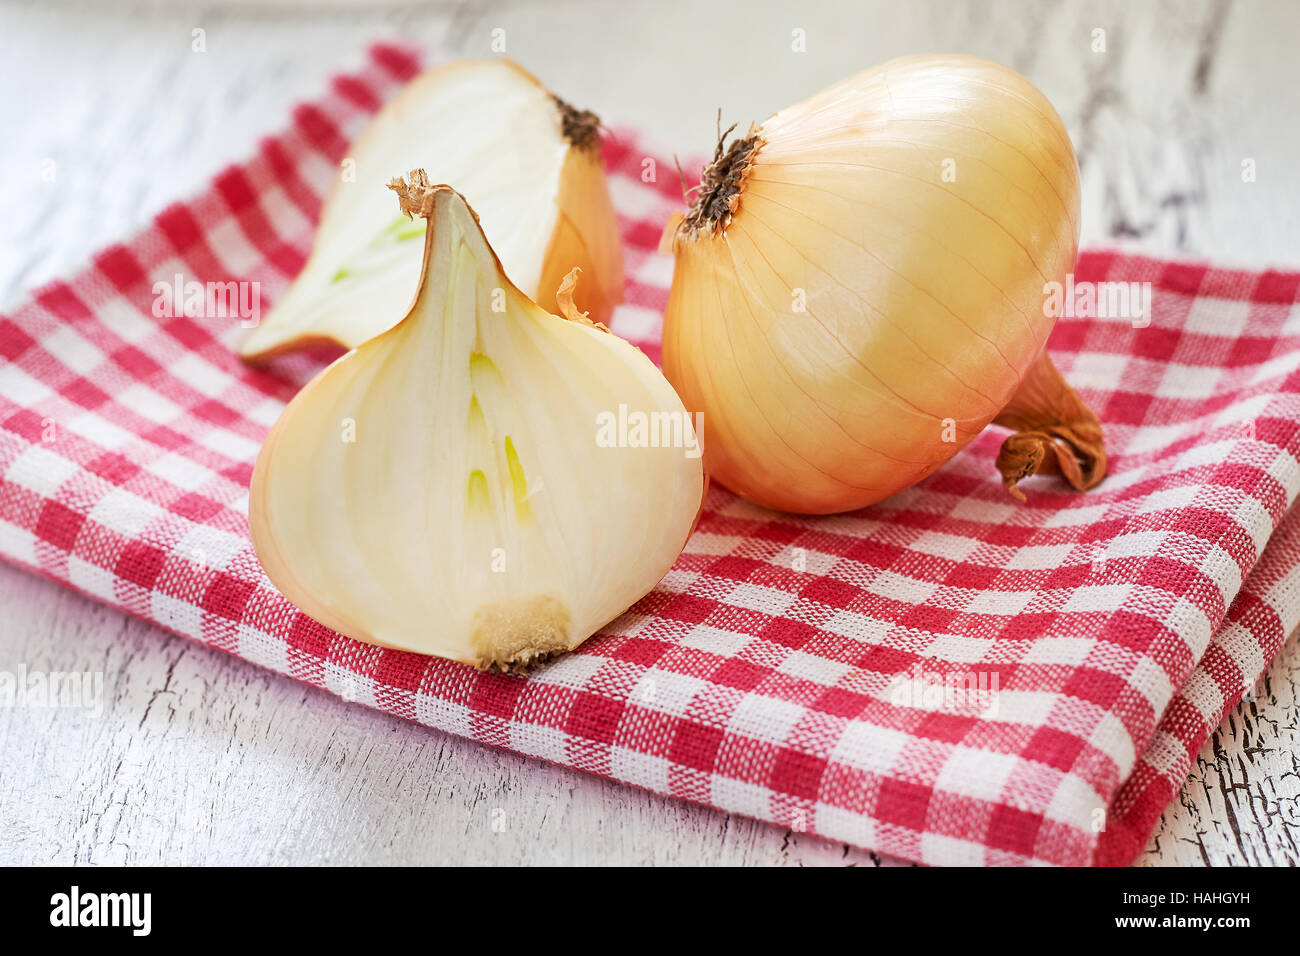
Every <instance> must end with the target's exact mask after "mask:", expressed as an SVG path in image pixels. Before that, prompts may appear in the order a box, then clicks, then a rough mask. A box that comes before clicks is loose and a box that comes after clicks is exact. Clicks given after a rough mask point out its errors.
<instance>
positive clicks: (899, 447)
mask: <svg viewBox="0 0 1300 956" xmlns="http://www.w3.org/2000/svg"><path fill="white" fill-rule="evenodd" d="M715 159H716V160H717V162H715V163H714V164H713V165H712V166H711V167H710V169H706V176H705V182H704V184H703V187H702V190H701V194H700V195H699V196H698V197H697V198H696V204H695V206H694V208H693V209H692V214H691V215H688V216H687V217H686V218H685V219H684V220H683V221H681V222H678V223H676V224H670V226H669V229H670V234H669V236H668V237H667V238H668V240H669V244H670V246H671V248H672V250H673V252H674V255H675V269H674V274H673V283H672V289H671V292H670V294H669V301H668V306H667V311H666V314H665V319H664V348H663V363H664V364H663V367H664V372H665V374H666V375H667V376H668V379H669V380H670V381H671V382H672V383H673V385H674V386H675V387H676V388H677V390H678V393H679V394H680V395H681V396H682V398H683V400H684V401H685V403H686V405H687V407H688V408H690V409H692V410H693V411H700V412H703V414H704V422H705V428H706V434H707V440H706V442H705V446H704V447H705V463H706V467H707V468H708V471H709V473H710V475H711V476H712V477H713V478H716V479H718V480H719V481H721V482H722V483H723V484H725V485H727V486H728V487H730V488H732V489H733V490H734V491H736V492H738V493H740V494H741V495H744V496H745V497H746V498H749V499H750V500H751V501H754V502H755V503H757V504H760V505H764V506H766V507H769V508H775V509H780V510H786V511H794V512H801V513H810V514H824V513H834V512H842V511H848V510H853V509H857V508H861V507H864V506H866V505H870V504H873V503H874V502H877V501H879V500H881V499H882V498H885V497H887V496H889V495H891V494H893V493H895V492H897V491H899V490H901V489H903V488H906V487H908V486H910V485H912V484H914V483H916V482H917V481H919V480H920V479H922V478H924V477H925V476H926V475H928V474H930V473H931V472H933V471H934V470H935V469H937V468H938V467H939V466H940V465H942V464H943V463H944V462H945V461H947V460H948V459H949V458H950V457H952V456H953V455H954V454H956V453H957V452H958V451H959V450H961V449H962V448H963V447H964V446H965V445H966V444H968V443H969V442H970V441H971V440H972V439H973V438H974V437H975V436H976V435H978V434H979V433H980V432H981V431H982V430H983V429H984V428H985V426H987V425H988V424H989V423H990V422H992V421H993V420H994V419H995V418H996V417H997V416H999V414H1000V413H1002V412H1003V410H1004V409H1006V408H1007V407H1008V405H1009V403H1011V402H1012V399H1013V397H1015V396H1016V395H1017V391H1018V389H1019V388H1020V385H1021V382H1022V380H1024V379H1026V377H1027V375H1028V373H1029V371H1030V369H1031V368H1036V369H1038V372H1037V373H1036V374H1035V376H1031V377H1034V378H1037V379H1040V380H1042V381H1045V382H1046V381H1051V382H1057V381H1060V376H1059V374H1057V373H1056V370H1055V369H1054V368H1051V365H1050V360H1049V359H1048V358H1047V356H1046V353H1045V351H1044V346H1045V343H1046V341H1047V337H1048V334H1049V333H1050V332H1051V329H1052V326H1053V323H1054V318H1052V317H1051V316H1049V315H1048V314H1047V312H1046V310H1045V309H1044V287H1045V284H1046V283H1048V282H1064V280H1065V276H1066V274H1067V273H1068V272H1069V271H1070V270H1071V269H1072V268H1073V267H1074V264H1075V259H1076V254H1077V250H1078V235H1079V177H1078V166H1077V163H1076V160H1075V155H1074V150H1073V147H1072V146H1071V144H1070V140H1069V136H1068V135H1067V133H1066V131H1065V128H1064V125H1063V124H1062V122H1061V120H1060V117H1059V116H1058V115H1057V114H1056V112H1055V110H1054V109H1053V108H1052V106H1051V104H1050V103H1049V102H1048V101H1047V99H1046V98H1045V97H1044V96H1043V95H1042V94H1041V93H1040V92H1039V91H1038V90H1037V89H1035V88H1034V86H1033V85H1032V84H1030V83H1029V81H1027V80H1026V79H1025V78H1024V77H1022V76H1020V74H1018V73H1016V72H1015V71H1013V70H1011V69H1009V68H1007V67H1004V66H1001V65H999V64H997V63H994V62H991V61H988V60H983V59H978V58H975V57H967V56H919V57H906V58H902V59H898V60H893V61H890V62H888V63H885V64H882V65H880V66H877V67H874V68H872V69H869V70H866V71H864V72H862V73H859V74H857V75H855V76H852V77H849V78H848V79H846V80H844V81H842V82H841V83H838V84H836V85H834V86H832V87H830V88H829V89H827V90H825V91H823V92H822V93H820V94H818V95H817V96H814V97H812V98H811V99H809V100H807V101H805V102H803V103H800V104H798V105H796V106H793V107H790V108H789V109H786V110H782V111H781V112H779V113H777V114H776V115H774V116H773V117H771V118H770V119H768V120H767V121H765V122H764V123H763V124H762V125H761V126H757V127H754V128H753V129H751V131H750V134H749V136H748V137H746V138H744V139H743V140H737V141H736V142H735V143H733V144H732V146H731V149H730V150H723V149H721V148H720V149H719V152H718V154H717V157H715ZM801 309H802V311H801ZM1060 387H1061V388H1063V389H1065V390H1066V391H1067V392H1069V394H1070V395H1072V396H1073V395H1074V393H1073V391H1072V390H1070V389H1069V388H1068V386H1066V385H1065V384H1064V382H1063V381H1060ZM1074 399H1075V401H1076V402H1077V396H1074ZM1070 408H1071V409H1072V410H1081V411H1080V412H1079V414H1080V415H1081V416H1082V418H1084V419H1088V420H1090V423H1089V422H1088V421H1080V422H1078V423H1075V424H1077V425H1078V427H1077V428H1075V429H1074V430H1073V431H1068V429H1067V431H1068V435H1067V438H1077V437H1078V436H1079V435H1084V434H1086V436H1087V437H1088V439H1089V440H1090V441H1091V444H1090V445H1089V447H1088V448H1087V449H1085V450H1084V451H1083V452H1082V453H1081V455H1080V457H1081V458H1082V459H1084V462H1083V465H1082V466H1081V468H1079V469H1076V475H1075V477H1077V478H1078V482H1077V483H1076V482H1074V478H1071V476H1070V475H1067V478H1071V481H1072V483H1075V484H1076V487H1090V486H1091V485H1092V484H1095V483H1096V482H1097V481H1100V480H1101V477H1102V475H1104V472H1105V453H1104V449H1102V448H1101V440H1100V428H1099V427H1097V428H1096V430H1095V434H1094V432H1093V431H1091V430H1090V429H1091V428H1092V426H1095V425H1096V419H1095V417H1093V416H1092V414H1091V412H1089V411H1088V410H1087V409H1086V407H1084V406H1083V404H1082V402H1077V408H1076V406H1075V405H1074V404H1071V405H1070ZM1021 411H1022V412H1024V411H1025V410H1024V409H1021ZM1028 411H1029V412H1030V414H1028V416H1027V417H1026V416H1025V415H1023V414H1022V415H1021V424H1016V423H1014V422H1011V423H1009V424H1013V426H1014V427H1022V425H1023V424H1024V422H1026V421H1028V420H1030V419H1032V420H1033V421H1032V424H1033V425H1034V426H1035V427H1037V426H1039V425H1044V424H1051V422H1050V417H1049V419H1048V420H1047V421H1046V422H1040V421H1038V418H1037V417H1036V416H1035V414H1034V412H1035V409H1032V408H1031V409H1029V410H1028ZM1067 424H1069V423H1067ZM1040 441H1043V442H1046V441H1058V442H1065V441H1066V438H1061V437H1060V436H1057V437H1055V438H1050V437H1047V436H1044V437H1042V438H1041V440H1040V439H1035V438H1024V439H1023V440H1022V442H1023V445H1024V447H1021V448H1020V449H1019V450H1018V451H1015V453H1014V454H1012V455H1011V458H1010V459H1009V461H1008V464H1007V469H1006V470H1004V475H1008V474H1010V477H1008V478H1007V479H1006V483H1007V484H1008V487H1009V488H1011V489H1012V491H1013V494H1014V493H1018V492H1017V489H1015V482H1016V481H1018V480H1019V478H1020V477H1023V475H1022V474H1020V472H1021V471H1023V470H1024V468H1025V467H1026V462H1027V461H1030V460H1031V459H1032V467H1031V468H1030V471H1032V470H1047V469H1049V468H1050V467H1051V462H1052V460H1053V459H1054V456H1053V455H1051V454H1047V455H1045V456H1044V455H1041V454H1040V455H1038V456H1037V458H1035V452H1036V450H1037V449H1038V447H1039V442H1040ZM1013 451H1014V450H1013ZM1044 460H1046V461H1047V464H1043V462H1044Z"/></svg>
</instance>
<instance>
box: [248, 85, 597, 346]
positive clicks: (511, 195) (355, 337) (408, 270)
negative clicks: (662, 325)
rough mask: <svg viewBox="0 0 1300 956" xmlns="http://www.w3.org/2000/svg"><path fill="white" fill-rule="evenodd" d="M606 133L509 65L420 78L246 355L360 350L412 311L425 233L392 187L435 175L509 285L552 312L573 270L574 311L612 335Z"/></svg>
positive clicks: (347, 179)
mask: <svg viewBox="0 0 1300 956" xmlns="http://www.w3.org/2000/svg"><path fill="white" fill-rule="evenodd" d="M599 127H600V123H599V120H598V119H597V118H596V116H595V114H593V113H590V112H586V111H580V110H576V109H574V108H573V107H571V106H569V105H568V104H567V103H564V102H563V101H561V100H560V99H559V98H557V97H556V96H554V95H553V94H551V93H550V92H549V91H548V90H547V89H546V88H545V87H543V86H542V85H541V83H539V82H538V81H537V79H536V78H535V77H533V76H532V75H531V74H529V73H527V72H526V71H525V70H523V69H522V68H521V67H519V66H518V65H517V64H515V63H513V62H511V61H510V60H506V59H497V60H481V61H480V60H460V61H457V62H454V63H451V64H448V65H447V66H444V67H441V68H439V69H436V70H432V71H430V72H428V73H426V74H424V75H422V76H419V77H417V78H416V79H414V80H412V81H411V83H410V84H408V85H407V87H406V88H405V89H404V90H403V91H402V93H401V95H400V96H398V97H397V98H396V99H394V100H393V101H392V102H391V103H389V104H388V105H387V106H385V107H384V108H383V109H382V110H381V111H380V112H379V113H378V114H377V115H376V116H375V118H374V119H373V120H372V121H371V123H370V125H369V126H368V127H367V128H366V130H365V132H364V133H363V134H362V135H361V137H360V138H359V139H358V140H357V142H355V143H354V144H353V145H352V148H351V149H350V150H349V152H348V156H347V158H346V160H345V167H344V175H343V176H342V177H341V178H340V181H339V182H338V183H337V184H336V185H335V188H334V190H333V192H332V193H331V195H330V198H329V200H328V201H327V202H326V204H325V208H324V209H323V210H322V212H321V219H320V225H319V226H318V227H317V230H316V236H315V240H314V242H313V244H312V251H311V256H310V257H309V258H308V260H307V263H306V265H305V266H304V267H303V269H302V272H301V273H300V274H299V275H298V277H297V278H296V279H295V280H294V282H293V283H292V284H291V285H290V286H289V288H288V289H287V290H286V291H285V294H284V295H283V297H282V298H281V299H280V301H279V302H278V303H277V304H276V307H275V308H274V309H273V310H272V311H271V312H270V313H268V314H267V316H266V318H265V319H264V320H263V321H262V323H261V324H260V325H259V326H258V327H257V328H256V329H254V330H253V331H252V332H251V333H249V335H248V337H247V338H246V339H245V340H244V342H243V343H242V344H241V346H240V350H239V351H240V355H242V356H243V357H244V358H246V359H250V360H263V359H267V358H271V357H273V356H274V355H277V354H279V353H281V352H286V351H291V350H293V349H297V348H302V347H305V346H309V345H313V344H319V343H322V342H325V343H335V344H339V345H342V346H344V347H346V348H352V347H355V346H357V345H360V344H361V343H362V342H364V341H366V340H367V339H370V338H373V337H374V336H375V335H378V334H379V333H380V332H383V331H385V330H386V329H388V328H391V327H392V326H393V325H394V324H395V323H396V322H397V321H398V320H400V319H401V318H402V316H403V315H404V314H405V313H406V309H407V308H408V307H409V305H410V303H411V297H412V294H413V293H414V292H415V289H416V286H417V284H418V281H419V276H420V252H421V249H422V243H421V242H420V239H421V238H422V237H423V236H424V230H423V227H422V226H421V225H420V224H418V223H416V224H411V223H409V222H407V221H406V220H405V219H403V218H402V217H401V216H400V215H398V213H397V212H396V211H395V210H394V209H393V202H392V197H391V196H390V195H389V194H388V192H387V191H386V190H385V189H384V188H383V184H384V183H385V182H386V181H387V179H388V177H389V176H391V175H392V174H393V172H394V171H396V170H403V169H412V168H415V167H417V166H418V167H424V168H426V169H427V170H428V171H429V172H430V173H431V175H432V176H433V178H434V181H436V182H447V183H454V184H455V186H456V188H457V189H459V190H460V191H461V192H462V193H463V194H464V195H465V196H466V197H468V199H469V201H470V202H472V203H473V204H474V208H475V209H476V210H477V211H478V213H479V216H480V217H481V221H482V223H483V228H484V230H485V231H486V232H487V235H488V238H489V240H490V241H491V243H492V247H493V249H494V250H496V252H497V254H498V255H499V256H500V257H501V261H502V262H503V263H504V264H505V269H506V274H507V275H509V276H510V279H511V281H513V282H514V283H515V284H517V285H518V286H519V287H520V288H521V289H523V290H524V292H525V293H526V294H527V295H529V296H530V297H531V298H533V299H534V300H535V301H537V302H538V303H540V304H541V305H543V306H544V307H546V308H551V307H553V306H554V304H555V299H554V296H555V290H556V289H557V288H558V286H559V283H560V280H561V279H562V278H563V277H564V275H565V273H567V272H568V271H569V270H570V269H573V268H575V267H576V268H581V269H582V270H583V274H584V276H585V278H584V281H583V283H582V287H581V288H580V289H579V290H578V304H579V306H580V307H582V308H584V309H587V310H589V312H590V314H591V316H592V318H593V319H594V320H595V321H597V322H605V323H608V320H609V317H610V314H611V313H612V312H613V310H614V307H615V306H616V305H617V304H618V303H619V301H620V300H621V299H622V295H623V263H622V252H621V247H620V245H619V234H618V224H617V221H616V220H615V216H614V209H613V206H612V205H611V204H610V200H609V191H608V189H607V188H606V184H605V169H604V164H603V162H602V160H601V157H600V145H601V136H600V128H599Z"/></svg>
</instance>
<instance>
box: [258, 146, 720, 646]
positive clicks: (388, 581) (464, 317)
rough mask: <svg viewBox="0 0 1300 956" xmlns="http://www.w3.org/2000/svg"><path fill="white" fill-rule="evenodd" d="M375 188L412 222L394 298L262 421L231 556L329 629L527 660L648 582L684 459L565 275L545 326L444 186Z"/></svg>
mask: <svg viewBox="0 0 1300 956" xmlns="http://www.w3.org/2000/svg"><path fill="white" fill-rule="evenodd" d="M393 185H394V188H395V189H397V190H398V191H399V193H400V194H401V201H402V208H403V209H404V210H405V211H407V212H408V213H415V214H418V215H421V216H424V217H427V219H428V226H427V232H426V236H425V241H424V243H423V244H422V245H423V248H424V261H423V268H422V275H421V279H420V283H419V293H418V295H417V297H416V301H415V303H414V305H413V306H412V307H411V309H410V312H409V313H408V314H407V316H406V318H405V319H403V320H402V321H401V322H400V323H398V324H397V325H396V326H394V327H393V328H392V329H390V330H389V331H387V332H385V333H383V334H381V335H379V336H377V337H376V338H373V339H371V340H369V341H368V342H366V343H364V344H363V345H361V346H360V347H358V348H357V349H355V350H353V351H351V352H349V353H348V354H347V355H344V356H343V357H342V358H340V359H339V360H338V361H337V362H335V363H334V364H333V365H331V366H330V367H329V368H327V369H325V370H324V371H323V372H322V373H321V374H320V375H318V376H317V377H316V378H315V379H313V380H312V381H311V382H310V383H309V384H308V385H307V386H306V387H305V388H304V389H303V390H302V391H301V392H300V393H299V394H298V395H297V396H296V397H295V398H294V400H293V401H292V402H291V403H290V404H289V406H288V407H287V408H286V409H285V410H284V412H283V414H282V415H281V416H280V418H279V420H278V421H277V422H276V424H275V426H274V427H273V428H272V429H271V432H270V434H269V435H268V436H267V438H266V441H265V443H264V444H263V446H262V451H261V454H260V455H259V456H258V459H257V465H256V467H255V469H254V473H253V480H252V488H251V495H250V503H249V525H250V527H251V529H252V535H253V543H254V546H255V548H256V551H257V555H258V557H259V559H260V560H261V562H262V566H263V568H264V569H265V570H266V573H267V575H268V576H269V577H270V579H271V581H272V582H273V583H274V584H275V585H276V587H278V588H279V589H280V590H281V592H282V593H283V594H284V595H285V596H286V597H287V598H289V600H290V601H292V602H293V603H294V604H296V605H297V606H298V607H299V608H301V609H302V610H304V611H306V612H307V613H308V614H310V615H311V616H312V617H314V618H315V619H316V620H318V621H320V622H321V623H323V624H325V625H327V626H329V627H331V628H334V629H335V630H337V631H339V632H341V633H343V634H346V635H348V636H350V637H353V638H356V639H358V640H362V641H368V642H370V643H374V644H380V645H384V646H389V647H396V648H401V649H404V650H410V651H417V652H420V653H425V654H435V655H438V656H441V657H448V658H452V659H454V660H458V661H464V662H466V663H470V664H474V665H476V666H479V667H486V668H499V669H515V668H523V667H527V666H529V665H531V664H535V663H538V662H541V661H544V660H546V659H548V658H550V657H551V656H553V655H555V654H557V653H560V652H563V651H567V650H570V649H572V648H574V647H576V646H577V645H578V644H579V643H581V642H582V641H583V640H585V639H586V638H587V637H588V636H589V635H591V634H592V633H593V632H595V631H596V630H598V629H599V628H600V627H601V626H603V625H604V624H606V623H607V622H608V621H610V620H612V619H613V618H615V617H617V616H618V615H619V614H621V613H622V612H623V611H624V610H626V609H627V608H628V607H629V606H630V605H632V604H633V603H635V602H636V601H637V600H639V599H640V598H641V597H643V596H644V595H645V594H646V593H648V592H649V591H650V589H651V588H653V587H654V586H655V584H656V583H658V581H659V579H660V578H661V577H662V576H663V575H664V573H665V572H666V571H667V570H668V568H669V567H670V566H671V565H672V563H673V561H674V560H675V559H676V557H677V555H678V554H679V553H680V551H681V549H682V547H683V546H684V545H685V543H686V539H687V536H688V535H689V534H690V532H691V529H692V527H693V524H694V522H695V520H696V518H697V516H698V514H699V509H700V506H701V504H702V501H703V495H704V472H703V467H702V464H701V460H700V457H699V454H698V452H699V446H698V444H697V442H696V438H695V432H694V430H693V428H692V423H691V421H690V418H689V416H688V415H687V413H686V410H685V408H684V407H683V406H682V403H681V400H680V399H679V398H678V397H677V394H676V393H675V392H674V391H673V389H672V386H671V385H669V384H668V381H667V380H666V379H665V378H664V377H663V375H661V374H660V372H659V370H658V369H656V368H655V366H654V365H653V363H651V362H650V360H649V359H647V358H646V357H645V356H644V355H643V354H642V353H641V352H640V351H639V350H637V349H636V348H634V347H633V346H632V345H630V344H628V343H627V342H625V341H623V340H622V339H620V338H618V337H617V336H615V335H613V334H611V333H609V332H608V331H606V330H605V329H603V328H602V327H599V326H597V325H595V324H593V323H592V322H591V321H590V319H588V318H587V317H586V316H583V315H582V314H581V313H578V312H577V311H576V310H575V308H574V306H573V302H572V292H573V282H574V278H575V276H574V275H572V274H571V275H570V276H569V277H568V281H565V282H563V283H562V284H561V290H560V306H561V308H562V309H563V310H564V312H565V313H566V316H567V317H566V318H561V317H559V316H555V315H551V314H549V313H547V312H546V311H544V310H543V309H541V308H540V307H538V306H537V305H535V304H534V303H533V302H532V301H530V300H529V299H528V297H527V296H525V295H524V294H523V293H521V292H520V291H519V290H518V289H516V288H515V287H514V286H513V285H511V284H510V282H509V280H508V279H507V278H506V276H505V274H504V273H503V272H502V269H501V265H500V263H499V261H498V260H497V259H496V257H495V255H494V254H493V252H492V249H491V247H489V246H488V244H487V241H486V240H485V238H484V236H483V233H482V231H481V230H480V228H479V225H478V223H477V221H476V218H475V216H474V214H473V212H472V211H471V210H470V209H469V207H468V206H467V205H466V204H465V201H464V199H463V198H462V197H461V196H460V194H459V193H456V192H455V191H454V190H452V189H451V188H449V187H447V186H429V185H428V183H427V180H426V179H425V178H424V177H423V175H422V174H420V173H418V171H417V173H413V174H412V182H411V183H410V184H407V183H404V182H402V181H400V180H398V181H396V182H395V183H394V184H393ZM618 422H622V423H624V426H627V424H628V423H630V427H622V428H620V427H619V426H618V425H617V424H616V423H618ZM665 423H668V424H669V425H671V426H672V428H675V429H676V430H675V431H673V430H671V429H665V427H664V425H665ZM638 429H639V430H638ZM668 436H675V437H676V439H677V441H676V442H675V443H674V442H672V441H668V440H665V439H666V438H667V437H668Z"/></svg>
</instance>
